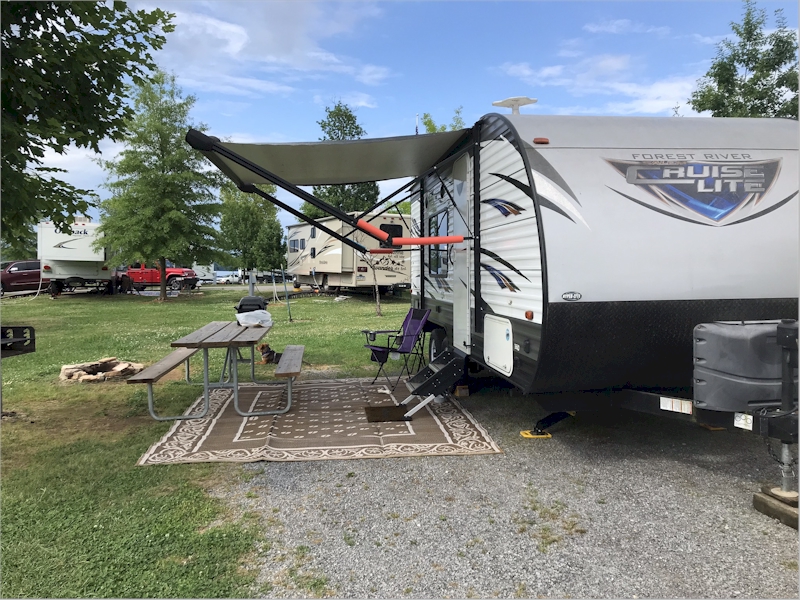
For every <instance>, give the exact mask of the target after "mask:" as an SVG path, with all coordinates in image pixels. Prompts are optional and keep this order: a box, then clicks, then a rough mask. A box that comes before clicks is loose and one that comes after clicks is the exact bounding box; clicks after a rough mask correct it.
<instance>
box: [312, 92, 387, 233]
mask: <svg viewBox="0 0 800 600" xmlns="http://www.w3.org/2000/svg"><path fill="white" fill-rule="evenodd" d="M317 123H318V124H319V126H320V127H321V128H322V134H323V135H322V137H321V138H320V140H358V139H361V138H362V137H364V136H365V135H366V134H367V132H366V131H365V130H364V128H363V127H361V125H359V124H358V119H356V115H355V114H354V113H353V111H352V109H351V108H350V107H349V106H347V104H344V103H342V102H341V101H337V102H336V104H335V106H334V107H333V108H329V107H325V118H324V119H323V120H322V121H317ZM313 194H314V195H315V196H316V197H317V198H319V199H320V200H323V201H324V202H327V203H328V204H330V205H332V206H335V207H336V208H338V209H340V210H343V211H345V212H353V211H365V210H367V209H368V208H371V207H372V206H374V205H375V203H377V201H378V197H379V196H380V190H379V188H378V184H377V183H375V182H374V181H370V182H365V183H352V184H346V185H317V186H314V190H313ZM300 210H301V211H302V213H303V214H305V215H308V216H309V217H312V218H314V219H319V218H320V217H327V216H328V214H327V213H326V212H324V211H322V210H320V209H319V208H317V207H316V206H314V205H313V204H309V203H308V202H303V204H302V206H301V207H300Z"/></svg>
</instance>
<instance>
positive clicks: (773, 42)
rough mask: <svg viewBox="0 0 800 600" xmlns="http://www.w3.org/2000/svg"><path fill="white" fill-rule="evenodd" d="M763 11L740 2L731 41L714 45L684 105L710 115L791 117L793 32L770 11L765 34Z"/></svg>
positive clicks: (794, 83) (794, 116)
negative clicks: (705, 69) (741, 12)
mask: <svg viewBox="0 0 800 600" xmlns="http://www.w3.org/2000/svg"><path fill="white" fill-rule="evenodd" d="M766 22H767V13H766V11H765V10H764V9H759V8H757V7H756V4H755V1H754V0H744V15H743V16H742V22H741V23H731V28H732V29H733V32H734V34H736V37H737V39H736V40H729V39H725V40H722V41H721V42H720V43H719V44H718V45H717V56H716V58H715V59H714V62H713V63H712V65H711V68H710V69H709V70H708V72H707V73H706V75H705V76H704V77H703V78H702V79H700V80H699V81H698V88H697V89H696V90H695V91H694V92H692V96H691V98H690V99H689V101H688V102H689V104H690V105H691V106H692V108H693V109H694V110H696V111H697V112H703V111H710V112H711V114H712V116H714V117H789V118H791V119H797V110H798V105H797V83H798V79H797V77H798V71H797V32H796V30H794V29H789V28H788V27H787V26H786V18H785V17H784V16H783V11H782V10H780V9H778V10H776V11H775V23H776V25H777V29H775V30H774V31H773V32H772V33H769V34H767V33H766V32H765V30H764V27H765V25H766Z"/></svg>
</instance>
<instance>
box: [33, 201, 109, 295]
mask: <svg viewBox="0 0 800 600" xmlns="http://www.w3.org/2000/svg"><path fill="white" fill-rule="evenodd" d="M99 226H100V225H99V224H98V223H92V222H91V221H90V219H89V218H88V217H83V216H78V217H76V219H75V222H74V223H73V224H72V228H71V231H70V232H69V233H59V232H58V231H56V226H55V224H54V223H52V222H51V221H42V222H41V223H39V227H38V231H37V255H38V258H39V260H40V262H41V269H42V277H43V278H45V279H49V280H50V291H51V292H52V293H53V294H60V293H61V291H62V290H63V289H64V288H77V287H91V286H97V287H98V288H105V287H107V286H109V282H110V281H111V280H113V279H114V272H113V271H111V270H109V268H108V267H107V266H106V264H105V262H106V253H105V249H103V248H101V249H99V250H96V249H94V247H93V243H94V241H95V240H96V239H98V237H102V234H99V233H98V232H97V228H98V227H99Z"/></svg>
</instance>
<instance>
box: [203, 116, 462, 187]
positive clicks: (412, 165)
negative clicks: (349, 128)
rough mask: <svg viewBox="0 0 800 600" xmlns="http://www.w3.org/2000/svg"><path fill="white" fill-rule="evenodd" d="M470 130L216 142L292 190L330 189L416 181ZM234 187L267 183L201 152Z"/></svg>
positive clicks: (211, 153)
mask: <svg viewBox="0 0 800 600" xmlns="http://www.w3.org/2000/svg"><path fill="white" fill-rule="evenodd" d="M468 133H469V129H460V130H458V131H446V132H443V133H429V134H422V135H409V136H402V137H392V138H374V139H363V140H347V141H321V142H304V143H288V144H237V143H230V142H219V143H220V144H221V145H222V146H224V147H226V148H227V149H229V150H231V151H233V152H235V153H237V154H239V155H240V156H242V157H244V158H246V159H247V160H249V161H251V162H254V163H255V164H257V165H258V166H260V167H262V168H264V169H266V170H267V171H270V172H272V173H274V174H275V175H278V176H280V177H282V178H283V179H285V180H287V181H289V182H291V183H293V184H295V185H329V184H342V183H360V182H363V181H383V180H385V179H398V178H401V177H417V176H419V175H421V174H422V173H424V172H425V171H427V170H428V169H430V168H431V167H432V166H433V165H434V164H436V162H437V161H438V160H439V159H440V158H442V156H443V155H444V153H445V152H447V150H449V149H450V148H451V147H452V146H454V145H455V144H456V143H457V142H458V141H459V140H460V139H461V138H463V137H465V136H466V135H468ZM203 154H205V156H206V157H207V158H208V159H209V160H210V161H211V162H213V163H214V164H215V165H216V166H217V167H218V168H219V169H220V170H221V171H222V172H223V173H225V174H226V175H228V176H229V177H230V178H231V179H233V181H234V182H235V183H237V184H239V185H241V184H249V183H267V180H266V179H264V178H262V177H260V176H258V175H256V174H255V173H252V172H250V171H249V170H247V169H245V168H244V167H241V166H239V165H237V164H235V163H233V162H231V161H230V160H228V159H226V158H223V157H221V156H220V155H219V154H217V153H215V152H203Z"/></svg>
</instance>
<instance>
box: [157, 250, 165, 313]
mask: <svg viewBox="0 0 800 600" xmlns="http://www.w3.org/2000/svg"><path fill="white" fill-rule="evenodd" d="M158 270H159V272H160V273H161V285H160V286H159V294H158V300H159V302H165V301H166V300H167V259H166V258H164V257H163V256H162V257H161V258H159V259H158Z"/></svg>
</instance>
